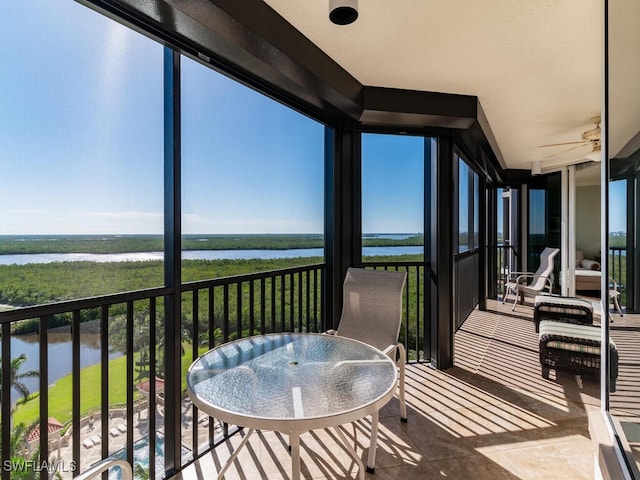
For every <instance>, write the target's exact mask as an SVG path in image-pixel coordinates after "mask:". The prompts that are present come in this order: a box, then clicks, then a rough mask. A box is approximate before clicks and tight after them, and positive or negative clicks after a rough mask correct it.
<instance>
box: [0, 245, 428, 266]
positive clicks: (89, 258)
mask: <svg viewBox="0 0 640 480" xmlns="http://www.w3.org/2000/svg"><path fill="white" fill-rule="evenodd" d="M423 251H424V248H423V247H422V246H399V247H363V248H362V254H363V255H364V256H365V257H371V256H376V255H421V254H422V253H423ZM322 256H324V249H323V248H290V249H286V250H185V251H183V252H182V259H183V260H249V259H253V258H260V259H275V258H296V257H322ZM163 259H164V254H163V252H132V253H34V254H26V255H0V265H27V264H30V263H54V262H97V263H106V262H145V261H149V260H157V261H161V260H163Z"/></svg>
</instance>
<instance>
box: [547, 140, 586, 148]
mask: <svg viewBox="0 0 640 480" xmlns="http://www.w3.org/2000/svg"><path fill="white" fill-rule="evenodd" d="M577 143H583V144H587V143H589V140H580V141H579V142H563V143H550V144H549V145H538V148H541V147H558V146H560V145H575V144H577Z"/></svg>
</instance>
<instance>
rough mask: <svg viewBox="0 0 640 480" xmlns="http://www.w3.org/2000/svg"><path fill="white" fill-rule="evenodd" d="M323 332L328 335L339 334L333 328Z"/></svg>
mask: <svg viewBox="0 0 640 480" xmlns="http://www.w3.org/2000/svg"><path fill="white" fill-rule="evenodd" d="M323 333H325V334H326V335H337V334H338V331H337V330H334V329H331V330H327V331H326V332H323Z"/></svg>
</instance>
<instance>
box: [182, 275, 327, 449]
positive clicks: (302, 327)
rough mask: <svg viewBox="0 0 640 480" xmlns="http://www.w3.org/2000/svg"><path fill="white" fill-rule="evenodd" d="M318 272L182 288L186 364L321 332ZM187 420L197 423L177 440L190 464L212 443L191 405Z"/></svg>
mask: <svg viewBox="0 0 640 480" xmlns="http://www.w3.org/2000/svg"><path fill="white" fill-rule="evenodd" d="M323 272H324V264H316V265H307V266H304V267H295V268H288V269H286V270H277V271H269V272H262V273H253V274H250V275H241V276H233V277H227V278H217V279H214V280H206V281H199V282H192V283H187V284H184V285H182V300H183V316H182V325H183V331H184V332H185V337H186V338H185V342H186V343H189V344H190V345H191V352H190V354H189V355H188V356H189V358H190V361H189V363H191V362H193V361H194V360H196V359H197V358H198V357H199V356H200V355H201V354H202V353H204V352H205V351H207V350H209V349H211V348H213V347H215V346H216V345H219V344H221V343H225V342H228V341H231V340H235V339H238V338H243V337H248V336H251V335H262V334H267V333H273V332H285V331H286V332H294V331H295V332H320V331H322V330H323V329H324V324H323V318H322V305H323V301H324V298H323V295H324V289H323V288H322V285H323V280H322V275H323ZM190 417H191V418H193V419H199V420H198V421H195V422H193V423H192V425H193V426H192V430H191V436H190V438H183V444H184V445H185V446H186V447H188V448H189V449H190V450H191V452H193V456H192V458H195V457H197V456H198V455H201V454H203V453H204V452H206V451H208V450H209V449H210V448H211V447H212V446H214V445H215V444H216V443H217V442H218V440H217V439H216V432H215V428H216V425H215V424H214V422H213V419H211V418H207V417H205V416H201V415H200V412H199V411H198V408H197V407H196V406H195V405H192V406H191V412H190ZM201 420H204V422H202V421H201ZM202 423H205V424H206V426H203V425H202ZM202 431H205V433H206V435H205V436H206V438H205V439H204V441H203V435H202Z"/></svg>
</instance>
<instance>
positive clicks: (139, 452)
mask: <svg viewBox="0 0 640 480" xmlns="http://www.w3.org/2000/svg"><path fill="white" fill-rule="evenodd" d="M187 453H189V449H188V448H185V447H184V446H183V447H182V454H183V455H186V454H187ZM113 456H114V457H116V458H121V459H123V460H126V459H127V449H126V448H123V449H122V450H118V451H117V452H116V453H114V454H113ZM136 465H140V466H141V467H142V468H144V470H146V471H148V470H149V437H143V438H141V439H140V440H138V441H137V442H135V443H134V444H133V473H134V478H135V479H138V477H137V476H136V475H135V469H136ZM155 468H156V478H162V476H163V474H164V436H162V435H161V434H158V436H157V437H156V448H155ZM109 480H121V472H120V469H119V468H117V469H113V470H111V471H110V472H109Z"/></svg>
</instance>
